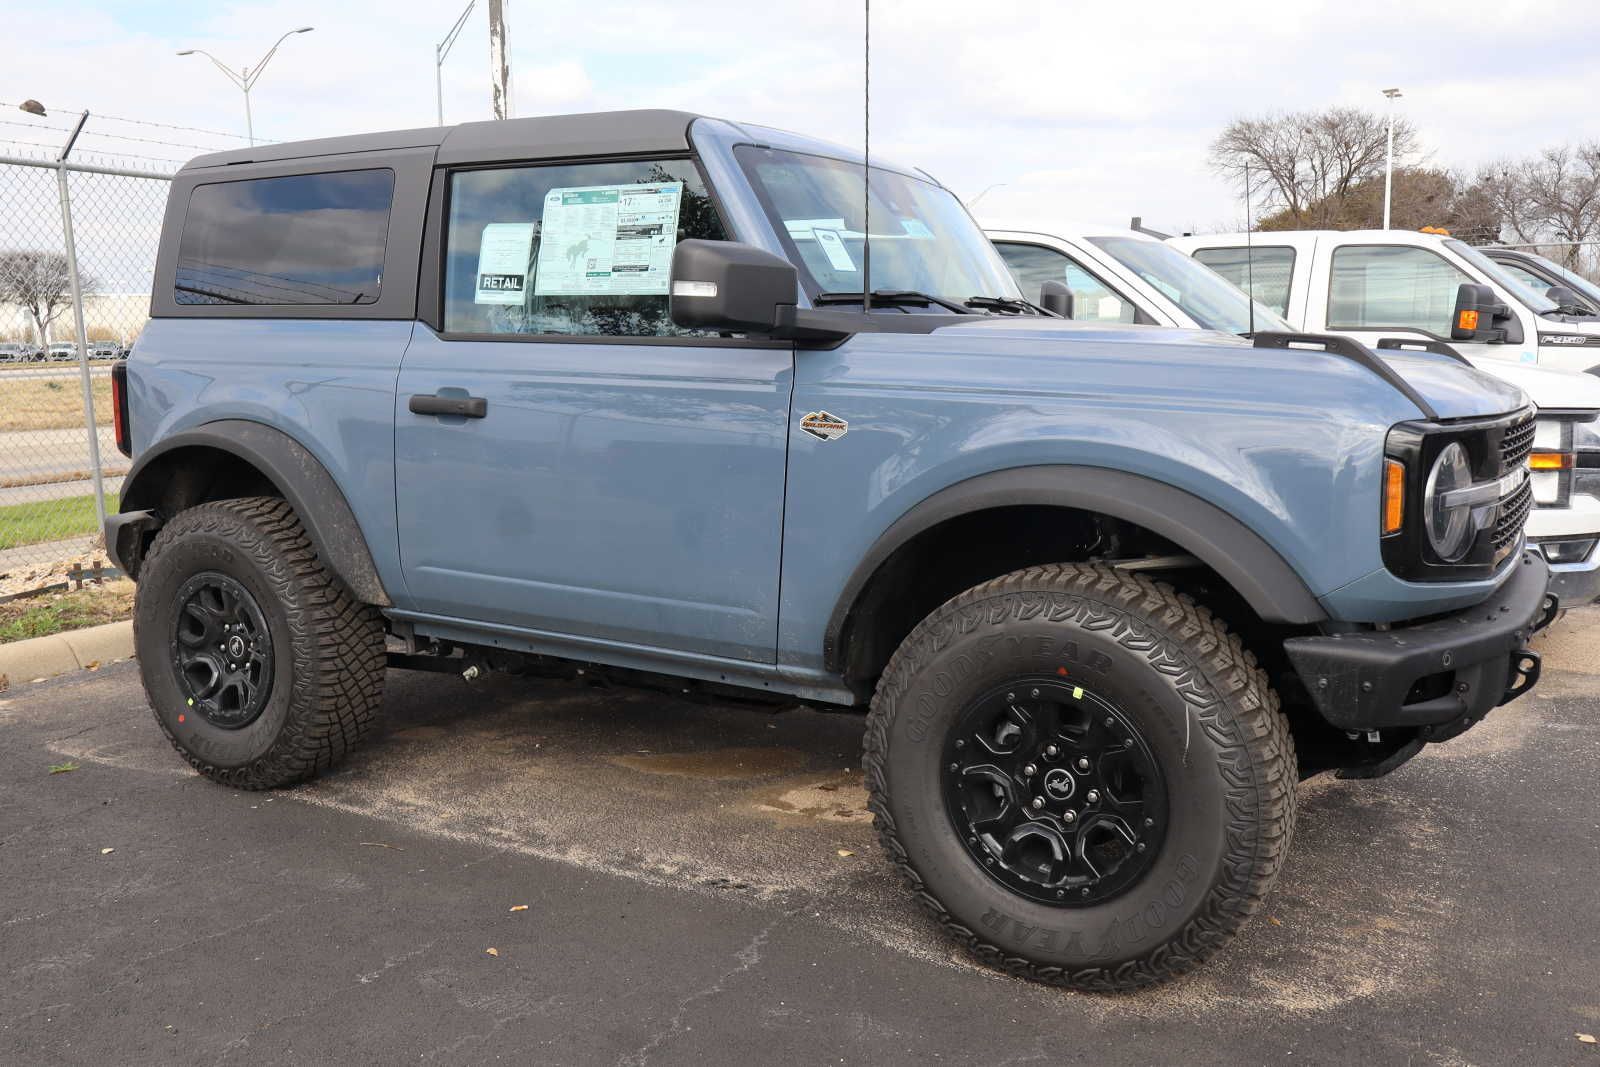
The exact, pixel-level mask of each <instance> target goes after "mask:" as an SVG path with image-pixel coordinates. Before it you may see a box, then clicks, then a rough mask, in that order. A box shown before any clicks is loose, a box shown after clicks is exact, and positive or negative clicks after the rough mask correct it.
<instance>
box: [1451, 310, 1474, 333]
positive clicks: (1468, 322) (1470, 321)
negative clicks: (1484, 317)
mask: <svg viewBox="0 0 1600 1067" xmlns="http://www.w3.org/2000/svg"><path fill="white" fill-rule="evenodd" d="M1456 325H1457V326H1459V327H1461V328H1462V329H1463V330H1476V329H1477V328H1478V312H1477V311H1476V310H1474V309H1472V308H1467V309H1465V310H1463V311H1462V312H1461V314H1460V315H1458V316H1456Z"/></svg>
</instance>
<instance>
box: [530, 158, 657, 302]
mask: <svg viewBox="0 0 1600 1067" xmlns="http://www.w3.org/2000/svg"><path fill="white" fill-rule="evenodd" d="M682 200H683V183H682V182H660V183H657V184H651V185H588V186H582V187H577V188H571V189H552V190H550V192H549V193H547V194H546V195H545V198H544V218H543V220H542V222H541V225H540V228H539V262H538V270H537V272H536V273H535V274H534V283H533V291H534V294H535V295H537V296H600V295H622V294H629V295H635V296H647V295H648V296H665V295H666V294H667V288H668V282H669V280H670V275H671V272H672V250H673V248H674V247H675V246H676V245H677V243H678V209H679V206H680V204H681V203H682Z"/></svg>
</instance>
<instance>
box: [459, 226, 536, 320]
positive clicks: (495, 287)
mask: <svg viewBox="0 0 1600 1067" xmlns="http://www.w3.org/2000/svg"><path fill="white" fill-rule="evenodd" d="M532 251H533V223H531V222H491V223H489V224H488V225H487V226H485V227H484V228H483V239H482V240H480V241H479V242H478V281H477V285H476V286H475V288H474V291H473V294H472V302H473V303H474V304H521V303H522V302H523V300H524V298H525V297H526V296H527V283H528V261H529V260H530V259H531V258H532Z"/></svg>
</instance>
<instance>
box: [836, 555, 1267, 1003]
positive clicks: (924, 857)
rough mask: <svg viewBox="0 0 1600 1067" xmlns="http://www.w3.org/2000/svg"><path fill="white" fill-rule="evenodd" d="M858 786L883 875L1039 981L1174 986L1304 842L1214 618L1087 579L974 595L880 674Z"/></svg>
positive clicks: (1261, 711) (1246, 669) (1255, 699)
mask: <svg viewBox="0 0 1600 1067" xmlns="http://www.w3.org/2000/svg"><path fill="white" fill-rule="evenodd" d="M864 765H865V768H866V778H867V787H868V790H869V793H870V805H871V809H872V812H873V815H874V819H875V822H876V825H877V827H878V832H879V837H880V839H881V841H882V843H883V846H884V848H885V850H886V851H887V853H888V856H889V859H890V861H891V862H892V863H893V864H894V865H895V866H897V867H898V868H899V869H900V871H901V872H902V873H903V875H904V876H905V877H906V878H907V880H908V881H909V882H910V884H911V887H912V889H913V890H914V891H915V892H916V894H917V896H918V898H919V899H920V900H921V901H922V902H923V903H924V904H925V905H926V906H927V907H928V908H929V909H930V910H931V911H932V913H933V915H934V916H935V918H937V919H938V920H939V922H940V923H941V924H942V925H943V926H944V927H945V929H946V930H947V931H948V932H949V933H950V934H951V935H952V936H954V937H955V938H956V939H957V940H959V941H961V942H962V943H964V944H965V945H967V946H968V947H969V948H970V949H971V950H972V951H973V952H974V953H976V954H977V955H978V956H979V957H980V958H981V959H983V960H985V961H987V962H989V963H991V964H993V965H994V966H997V967H1000V968H1002V969H1004V970H1007V971H1010V972H1013V973H1016V974H1018V975H1021V976H1024V977H1027V978H1032V979H1035V980H1039V981H1044V982H1050V983H1054V984H1058V985H1065V986H1072V987H1076V988H1082V989H1098V990H1121V989H1131V988H1137V987H1140V986H1145V985H1150V984H1153V983H1155V982H1159V981H1163V980H1165V979H1167V978H1170V977H1173V976H1175V975H1178V974H1181V973H1182V972H1184V971H1187V970H1189V969H1191V968H1193V967H1195V966H1196V965H1197V964H1199V963H1200V962H1201V961H1202V960H1204V959H1205V958H1206V957H1208V956H1209V955H1211V954H1212V953H1213V952H1214V951H1216V949H1217V948H1219V947H1220V946H1221V945H1222V944H1224V943H1225V942H1226V941H1227V940H1228V939H1229V938H1230V937H1231V936H1232V935H1233V934H1234V933H1235V932H1236V931H1237V930H1238V929H1239V927H1240V926H1241V925H1242V924H1243V923H1244V921H1245V920H1246V919H1247V918H1248V917H1249V916H1250V915H1251V914H1253V913H1254V912H1255V911H1256V910H1257V909H1258V908H1260V906H1261V902H1262V899H1263V898H1264V897H1265V896H1266V894H1267V892H1268V890H1269V889H1270V887H1271V885H1272V883H1273V880H1274V879H1275V877H1276V876H1277V873H1278V870H1279V867H1280V866H1281V864H1282V862H1283V857H1284V854H1285V852H1286V851H1287V849H1288V846H1289V841H1290V838H1291V836H1292V834H1293V829H1294V804H1295V795H1294V789H1295V781H1296V774H1295V756H1294V748H1293V741H1292V739H1291V737H1290V734H1289V729H1288V724H1287V722H1286V721H1285V719H1284V717H1283V716H1282V714H1280V712H1279V710H1278V701H1277V697H1276V695H1275V694H1274V693H1273V692H1272V690H1271V689H1270V687H1269V686H1268V684H1267V680H1266V677H1265V675H1263V674H1262V672H1261V671H1260V670H1258V669H1257V668H1256V665H1255V661H1254V659H1253V657H1252V656H1251V655H1250V654H1249V653H1248V652H1246V651H1245V650H1244V649H1243V647H1242V645H1241V644H1240V642H1239V639H1238V638H1237V637H1235V636H1233V635H1231V634H1229V633H1228V632H1227V630H1226V629H1224V627H1223V626H1222V625H1221V624H1220V623H1219V622H1218V621H1217V620H1216V619H1215V618H1213V617H1212V616H1211V615H1210V613H1209V612H1207V611H1206V610H1205V609H1204V608H1202V607H1199V606H1197V605H1196V604H1195V603H1194V602H1193V601H1192V600H1190V599H1189V598H1188V597H1186V596H1183V595H1181V594H1178V593H1175V592H1174V591H1173V590H1172V589H1171V588H1169V587H1167V586H1165V585H1162V584H1160V583H1157V582H1153V581H1150V580H1149V579H1147V578H1144V577H1141V576H1137V575H1133V574H1129V573H1126V572H1120V571H1116V570H1113V569H1111V568H1109V567H1104V566H1094V565H1061V566H1050V567H1037V568H1031V569H1028V570H1024V571H1018V572H1016V573H1013V574H1009V575H1006V576H1005V577H1002V578H998V579H996V580H994V581H991V582H988V583H986V584H984V585H981V586H978V587H977V588H974V589H971V590H968V591H967V592H965V593H963V594H961V595H960V596H958V597H956V598H955V599H953V600H951V601H949V602H948V603H946V604H945V605H944V606H942V607H941V608H939V609H938V610H937V611H935V612H934V613H933V614H932V615H930V616H929V617H928V618H927V619H925V620H923V622H922V623H921V624H920V625H918V626H917V628H916V629H915V630H914V631H913V632H912V634H911V635H910V636H909V637H908V638H906V640H905V642H904V643H903V644H902V645H901V646H900V648H899V649H898V650H897V651H896V652H895V654H894V656H893V658H892V659H891V660H890V662H889V665H888V667H887V669H886V670H885V672H884V675H883V678H882V680H881V681H880V683H879V686H878V690H877V693H876V695H875V696H874V699H873V703H872V711H871V713H870V715H869V718H868V729H867V740H866V755H865V760H864Z"/></svg>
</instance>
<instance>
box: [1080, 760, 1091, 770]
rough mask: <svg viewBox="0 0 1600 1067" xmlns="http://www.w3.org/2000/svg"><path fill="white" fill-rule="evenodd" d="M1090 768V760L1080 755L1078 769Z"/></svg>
mask: <svg viewBox="0 0 1600 1067" xmlns="http://www.w3.org/2000/svg"><path fill="white" fill-rule="evenodd" d="M1088 769H1089V761H1088V760H1086V759H1083V758H1081V757H1080V758H1079V759H1078V770H1080V771H1086V770H1088Z"/></svg>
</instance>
